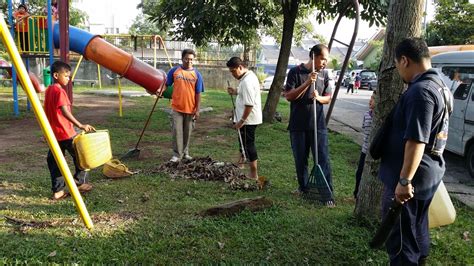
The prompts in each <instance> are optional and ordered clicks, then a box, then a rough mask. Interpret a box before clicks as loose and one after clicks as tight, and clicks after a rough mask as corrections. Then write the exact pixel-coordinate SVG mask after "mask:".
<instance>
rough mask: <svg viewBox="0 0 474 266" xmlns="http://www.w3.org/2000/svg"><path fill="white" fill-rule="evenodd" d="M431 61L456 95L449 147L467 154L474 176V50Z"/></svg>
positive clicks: (464, 154)
mask: <svg viewBox="0 0 474 266" xmlns="http://www.w3.org/2000/svg"><path fill="white" fill-rule="evenodd" d="M431 62H432V65H433V67H434V68H437V69H438V70H439V72H440V73H441V76H442V77H443V80H444V82H445V83H446V85H447V86H448V88H450V89H451V91H453V96H454V106H453V113H452V114H451V117H450V118H449V132H448V142H447V143H446V150H448V151H450V152H453V153H455V154H458V155H461V156H464V158H465V160H466V167H467V170H468V171H469V174H470V175H471V177H473V178H474V123H473V121H474V51H457V52H448V53H442V54H438V55H435V56H433V58H432V60H431Z"/></svg>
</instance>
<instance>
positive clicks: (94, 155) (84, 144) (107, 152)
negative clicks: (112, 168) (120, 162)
mask: <svg viewBox="0 0 474 266" xmlns="http://www.w3.org/2000/svg"><path fill="white" fill-rule="evenodd" d="M73 143H74V147H75V149H76V156H77V160H78V161H79V168H81V169H82V170H87V169H94V168H96V167H99V166H101V165H103V164H104V163H106V162H108V161H110V159H112V148H111V147H110V138H109V131H108V130H97V131H95V132H90V133H85V132H84V131H83V132H82V133H80V134H78V135H77V136H76V137H75V138H74V140H73Z"/></svg>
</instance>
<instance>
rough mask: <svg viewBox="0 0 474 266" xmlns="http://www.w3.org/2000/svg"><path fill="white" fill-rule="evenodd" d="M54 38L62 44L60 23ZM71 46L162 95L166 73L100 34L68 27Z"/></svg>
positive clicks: (90, 58)
mask: <svg viewBox="0 0 474 266" xmlns="http://www.w3.org/2000/svg"><path fill="white" fill-rule="evenodd" d="M53 40H54V45H55V46H56V47H58V46H59V24H58V23H56V24H55V25H54V30H53ZM69 49H70V50H71V51H74V52H76V53H79V54H81V55H83V56H84V57H85V58H86V59H88V60H91V61H94V62H96V63H97V64H99V65H101V66H104V67H105V68H107V69H110V70H112V71H113V72H115V73H117V74H119V75H120V76H123V77H126V78H127V79H129V80H131V81H133V82H135V83H137V84H138V85H140V86H142V87H143V88H145V90H146V91H147V92H148V93H150V94H156V95H161V94H162V92H163V91H164V90H163V89H164V88H165V84H166V73H165V72H164V71H162V70H158V69H156V68H154V67H152V66H150V65H148V64H146V63H145V62H143V61H140V60H138V59H137V58H135V57H133V55H131V54H129V53H127V52H125V51H124V50H122V49H120V48H117V47H116V46H114V45H112V44H110V43H108V42H107V41H105V40H104V39H102V38H101V37H100V36H98V35H94V34H92V33H90V32H87V31H84V30H82V29H79V28H76V27H73V26H69Z"/></svg>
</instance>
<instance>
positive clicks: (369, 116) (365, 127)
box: [362, 110, 373, 154]
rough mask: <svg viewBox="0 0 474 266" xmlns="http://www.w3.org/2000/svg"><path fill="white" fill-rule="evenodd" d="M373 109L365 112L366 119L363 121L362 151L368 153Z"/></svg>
mask: <svg viewBox="0 0 474 266" xmlns="http://www.w3.org/2000/svg"><path fill="white" fill-rule="evenodd" d="M372 115H373V112H372V110H369V111H367V112H365V114H364V119H363V121H362V130H363V131H364V143H362V152H363V153H365V154H367V150H368V148H369V135H370V130H371V129H372Z"/></svg>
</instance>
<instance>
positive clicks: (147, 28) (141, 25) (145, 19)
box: [128, 13, 167, 38]
mask: <svg viewBox="0 0 474 266" xmlns="http://www.w3.org/2000/svg"><path fill="white" fill-rule="evenodd" d="M128 32H129V33H130V34H135V35H136V34H152V35H155V34H157V35H160V36H161V37H163V38H165V37H166V34H167V32H166V30H165V29H164V28H161V27H159V26H158V25H157V24H156V23H155V22H153V21H151V19H150V17H149V16H148V15H145V14H143V13H141V14H138V15H137V16H136V17H135V19H134V20H133V23H132V25H131V26H130V29H129V30H128Z"/></svg>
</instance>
